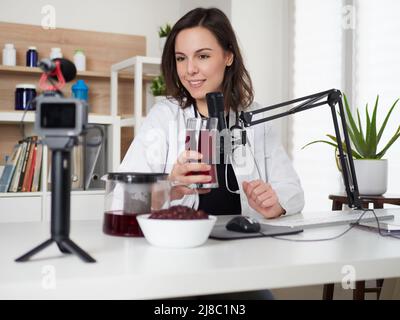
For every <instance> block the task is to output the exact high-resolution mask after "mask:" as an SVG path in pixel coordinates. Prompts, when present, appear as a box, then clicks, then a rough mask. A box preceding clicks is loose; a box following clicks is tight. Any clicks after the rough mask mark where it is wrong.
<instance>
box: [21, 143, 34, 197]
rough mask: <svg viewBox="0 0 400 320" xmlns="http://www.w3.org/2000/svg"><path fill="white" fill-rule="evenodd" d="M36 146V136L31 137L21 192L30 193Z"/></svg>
mask: <svg viewBox="0 0 400 320" xmlns="http://www.w3.org/2000/svg"><path fill="white" fill-rule="evenodd" d="M36 145H37V137H36V136H34V137H31V145H30V148H29V155H28V157H27V159H28V160H27V162H26V169H25V173H24V180H23V182H22V189H21V191H22V192H29V191H31V186H32V178H33V170H34V163H35V157H36Z"/></svg>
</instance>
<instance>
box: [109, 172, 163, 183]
mask: <svg viewBox="0 0 400 320" xmlns="http://www.w3.org/2000/svg"><path fill="white" fill-rule="evenodd" d="M167 177H168V174H167V173H148V172H109V173H108V174H107V180H114V181H121V182H125V183H153V182H157V181H160V180H166V179H167Z"/></svg>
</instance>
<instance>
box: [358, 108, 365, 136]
mask: <svg viewBox="0 0 400 320" xmlns="http://www.w3.org/2000/svg"><path fill="white" fill-rule="evenodd" d="M357 118H358V127H359V128H360V134H361V136H363V137H364V132H363V128H362V125H361V119H360V111H359V110H358V108H357Z"/></svg>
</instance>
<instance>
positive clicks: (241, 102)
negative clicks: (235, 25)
mask: <svg viewBox="0 0 400 320" xmlns="http://www.w3.org/2000/svg"><path fill="white" fill-rule="evenodd" d="M161 69H162V73H163V75H164V78H165V81H166V88H167V95H168V99H166V100H164V101H163V102H160V103H158V104H156V105H155V106H154V107H153V108H152V109H151V111H150V112H149V114H148V116H147V117H146V119H145V120H144V122H143V125H142V127H141V128H140V130H139V132H138V133H137V135H136V137H135V139H134V141H133V143H132V145H131V147H130V148H129V150H128V152H127V154H126V156H125V158H124V160H123V162H122V164H121V167H120V171H137V172H166V173H168V174H169V178H170V179H171V181H174V182H178V183H180V184H181V186H180V187H176V188H175V189H174V193H173V199H175V201H176V203H180V204H184V205H187V206H190V207H193V208H195V209H203V210H205V211H206V212H208V213H210V214H244V215H250V216H255V217H256V216H258V217H265V218H276V217H279V216H281V215H283V214H292V213H296V212H300V211H301V210H302V208H303V206H304V197H303V191H302V188H301V185H300V181H299V179H298V177H297V174H296V172H295V171H294V169H293V167H292V165H291V163H290V160H289V158H288V156H287V154H286V153H285V151H284V149H283V147H282V146H281V144H280V142H279V138H278V133H277V130H278V129H276V128H275V127H274V126H273V123H272V122H268V123H265V124H262V125H257V126H254V127H252V128H250V129H247V130H246V131H247V136H248V138H249V139H248V143H247V144H246V145H245V146H240V147H238V148H237V149H236V150H235V152H234V155H233V157H232V158H233V161H232V163H229V164H218V165H217V170H218V180H219V188H218V189H213V190H193V189H190V188H188V187H186V185H192V184H195V183H206V182H209V181H210V179H211V177H210V176H209V175H207V174H206V173H205V172H207V171H208V170H209V169H210V167H209V165H207V164H205V163H201V162H196V163H194V162H193V160H196V161H197V160H199V159H201V157H202V155H201V154H199V153H197V152H195V151H185V131H186V127H185V126H186V122H187V119H189V118H193V117H208V109H207V103H206V97H205V96H206V94H207V93H209V92H216V91H219V92H222V93H223V95H224V105H225V112H226V116H227V123H228V127H231V126H232V125H234V124H238V112H240V111H243V110H246V111H248V110H252V109H257V108H260V107H261V106H259V105H258V104H256V103H254V102H253V88H252V84H251V79H250V76H249V74H248V72H247V70H246V68H245V67H244V64H243V59H242V56H241V53H240V50H239V46H238V43H237V40H236V36H235V33H234V31H233V29H232V26H231V24H230V22H229V20H228V18H227V17H226V16H225V14H224V13H223V12H222V11H220V10H218V9H215V8H210V9H203V8H197V9H194V10H192V11H190V12H189V13H187V14H186V15H185V16H183V17H182V18H181V19H180V20H179V21H178V22H177V23H176V24H175V25H174V27H173V28H172V31H171V33H170V35H169V37H168V39H167V41H166V44H165V47H164V51H163V55H162V64H161ZM193 172H196V173H197V174H196V175H192V174H190V173H193Z"/></svg>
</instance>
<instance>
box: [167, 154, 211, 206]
mask: <svg viewBox="0 0 400 320" xmlns="http://www.w3.org/2000/svg"><path fill="white" fill-rule="evenodd" d="M202 157H203V155H202V154H201V153H198V152H197V151H191V150H185V151H183V152H182V153H181V154H180V155H179V157H178V160H177V161H176V163H175V164H174V166H173V168H172V171H171V173H170V175H169V180H170V181H171V182H172V183H174V184H176V185H175V186H173V188H172V192H171V200H175V199H180V198H182V197H183V196H184V195H188V194H195V193H198V194H203V193H208V192H210V189H192V188H189V187H188V186H190V185H192V184H196V183H207V182H210V181H211V176H210V175H208V174H207V172H208V171H210V170H211V166H210V165H208V164H206V163H202V162H197V161H199V160H201V159H202ZM191 161H196V162H191ZM201 172H205V173H206V174H200V173H201ZM191 173H196V174H191Z"/></svg>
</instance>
